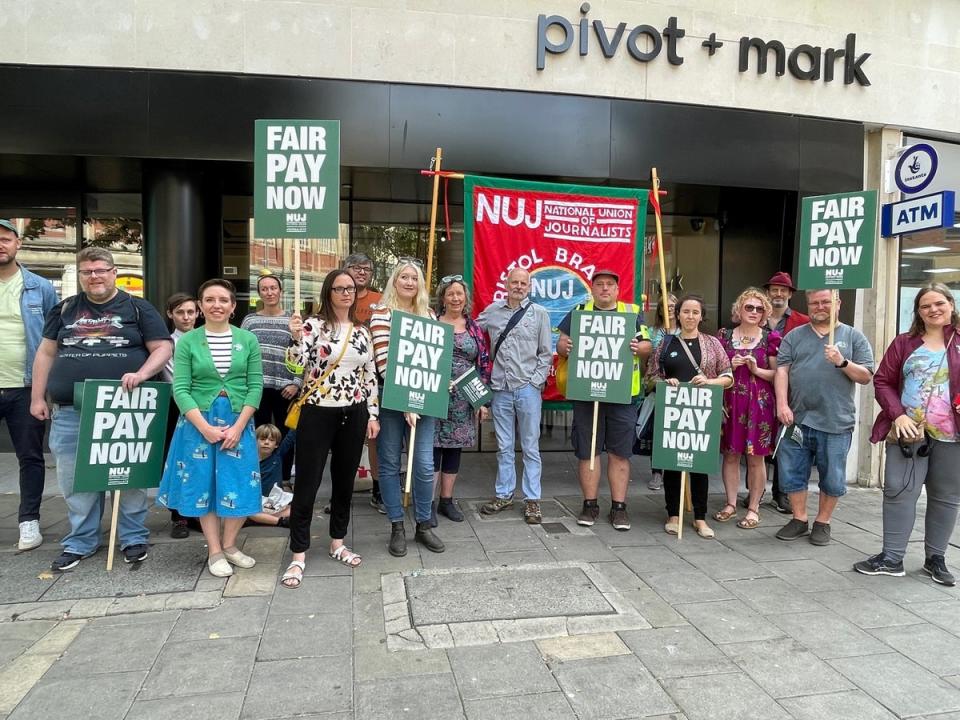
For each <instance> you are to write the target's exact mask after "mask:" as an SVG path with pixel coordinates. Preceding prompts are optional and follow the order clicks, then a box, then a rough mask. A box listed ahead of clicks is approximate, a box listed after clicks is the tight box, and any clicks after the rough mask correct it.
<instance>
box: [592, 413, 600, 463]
mask: <svg viewBox="0 0 960 720" xmlns="http://www.w3.org/2000/svg"><path fill="white" fill-rule="evenodd" d="M599 415H600V403H599V402H596V401H594V403H593V435H592V436H591V437H590V469H591V470H593V467H594V462H595V461H596V459H597V418H598V417H599Z"/></svg>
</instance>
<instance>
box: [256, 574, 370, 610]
mask: <svg viewBox="0 0 960 720" xmlns="http://www.w3.org/2000/svg"><path fill="white" fill-rule="evenodd" d="M352 582H353V580H352V578H350V577H318V578H311V579H310V584H309V585H307V581H306V580H304V584H303V587H301V588H298V589H296V590H291V589H289V588H285V587H282V586H281V585H280V583H279V581H277V582H275V586H276V589H275V591H274V594H273V600H272V602H271V604H270V614H271V615H309V614H311V613H322V614H338V615H344V616H346V615H347V614H349V612H350V608H351V606H352V592H351V585H352Z"/></svg>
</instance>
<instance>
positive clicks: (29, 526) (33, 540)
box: [17, 520, 43, 550]
mask: <svg viewBox="0 0 960 720" xmlns="http://www.w3.org/2000/svg"><path fill="white" fill-rule="evenodd" d="M42 544H43V535H41V534H40V521H39V520H26V521H24V522H22V523H20V542H18V543H17V549H18V550H33V548H35V547H37V546H38V545H42Z"/></svg>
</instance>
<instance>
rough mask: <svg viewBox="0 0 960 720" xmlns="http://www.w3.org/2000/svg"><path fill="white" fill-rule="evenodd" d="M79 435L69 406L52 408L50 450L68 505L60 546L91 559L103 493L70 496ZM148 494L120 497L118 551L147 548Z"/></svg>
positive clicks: (97, 536) (131, 492) (96, 545)
mask: <svg viewBox="0 0 960 720" xmlns="http://www.w3.org/2000/svg"><path fill="white" fill-rule="evenodd" d="M79 434H80V413H78V412H77V411H76V410H74V409H73V407H71V406H69V405H63V406H60V407H56V406H55V407H54V408H53V423H52V424H51V426H50V450H51V451H52V452H53V456H54V458H55V459H56V461H57V480H59V482H60V492H62V493H63V499H64V500H65V501H66V503H67V519H69V520H70V532H68V533H67V535H66V537H64V538H63V540H62V541H61V542H60V544H61V545H63V549H64V551H65V552H70V553H75V554H77V555H84V556H86V555H92V554H93V553H95V552H96V551H97V548H99V547H100V521H101V519H102V518H103V505H104V493H102V492H93V493H75V492H73V477H74V473H75V471H76V467H77V436H78V435H79ZM147 507H148V506H147V491H146V490H143V489H141V488H134V489H131V490H124V491H123V492H121V493H120V519H119V521H118V523H117V533H118V534H119V536H120V547H121V548H127V547H130V546H131V545H143V544H146V542H147V538H148V537H149V536H150V532H149V531H148V530H147V526H146V524H145V521H146V519H147Z"/></svg>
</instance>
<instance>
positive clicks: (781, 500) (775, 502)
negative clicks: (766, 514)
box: [770, 493, 793, 515]
mask: <svg viewBox="0 0 960 720" xmlns="http://www.w3.org/2000/svg"><path fill="white" fill-rule="evenodd" d="M770 507H772V508H773V509H774V510H776V511H777V512H778V513H780V514H781V515H790V514H791V513H793V508H791V507H790V498H788V497H787V496H786V495H785V494H783V493H780V494H778V495H774V496H773V497H772V498H770Z"/></svg>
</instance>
